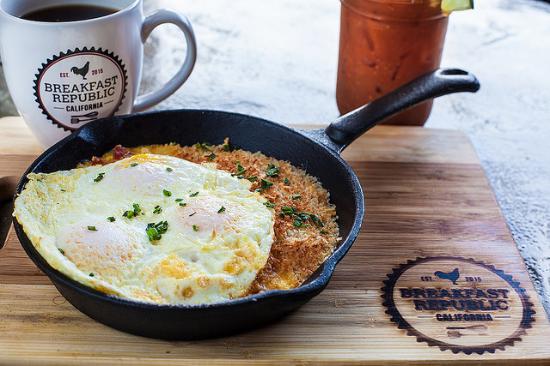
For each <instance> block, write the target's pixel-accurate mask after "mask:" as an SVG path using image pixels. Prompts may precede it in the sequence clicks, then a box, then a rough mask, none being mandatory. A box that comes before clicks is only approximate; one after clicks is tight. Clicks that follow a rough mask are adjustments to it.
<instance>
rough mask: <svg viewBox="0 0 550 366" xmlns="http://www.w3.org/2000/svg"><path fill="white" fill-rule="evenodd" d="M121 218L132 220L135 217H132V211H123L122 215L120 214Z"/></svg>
mask: <svg viewBox="0 0 550 366" xmlns="http://www.w3.org/2000/svg"><path fill="white" fill-rule="evenodd" d="M122 216H124V217H126V218H128V219H131V218H133V217H134V216H135V215H134V211H124V213H123V214H122Z"/></svg>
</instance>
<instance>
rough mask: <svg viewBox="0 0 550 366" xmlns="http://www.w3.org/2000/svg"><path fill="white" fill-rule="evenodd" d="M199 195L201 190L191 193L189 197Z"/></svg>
mask: <svg viewBox="0 0 550 366" xmlns="http://www.w3.org/2000/svg"><path fill="white" fill-rule="evenodd" d="M198 195H199V192H194V193H191V194H190V195H189V197H197V196H198Z"/></svg>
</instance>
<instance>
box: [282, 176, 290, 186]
mask: <svg viewBox="0 0 550 366" xmlns="http://www.w3.org/2000/svg"><path fill="white" fill-rule="evenodd" d="M283 183H284V184H285V186H289V185H290V180H288V178H285V179H284V180H283Z"/></svg>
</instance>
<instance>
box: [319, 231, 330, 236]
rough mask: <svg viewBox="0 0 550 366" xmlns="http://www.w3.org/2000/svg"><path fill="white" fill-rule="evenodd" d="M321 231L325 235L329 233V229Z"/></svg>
mask: <svg viewBox="0 0 550 366" xmlns="http://www.w3.org/2000/svg"><path fill="white" fill-rule="evenodd" d="M320 233H321V234H323V235H326V234H328V231H326V230H321V231H320Z"/></svg>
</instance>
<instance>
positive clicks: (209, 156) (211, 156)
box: [206, 153, 216, 161]
mask: <svg viewBox="0 0 550 366" xmlns="http://www.w3.org/2000/svg"><path fill="white" fill-rule="evenodd" d="M206 158H207V159H208V160H209V161H213V160H214V159H216V154H214V153H210V154H209V155H206Z"/></svg>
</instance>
